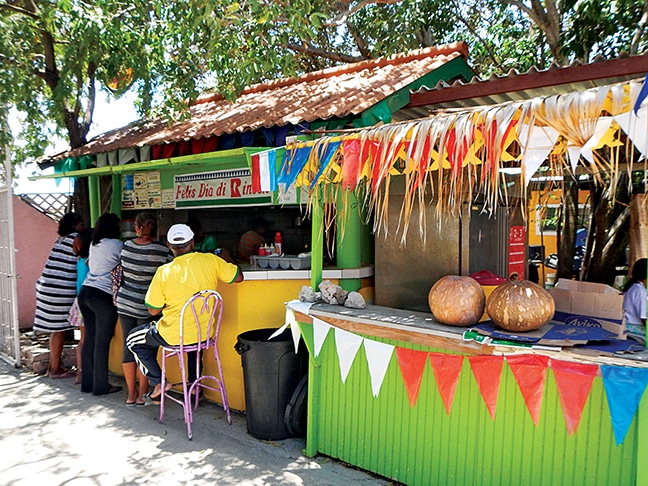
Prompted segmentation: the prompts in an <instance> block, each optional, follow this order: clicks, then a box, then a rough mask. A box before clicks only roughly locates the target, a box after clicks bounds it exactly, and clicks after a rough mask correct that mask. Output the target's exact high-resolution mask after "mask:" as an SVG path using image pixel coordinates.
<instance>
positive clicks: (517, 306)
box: [486, 280, 556, 332]
mask: <svg viewBox="0 0 648 486" xmlns="http://www.w3.org/2000/svg"><path fill="white" fill-rule="evenodd" d="M555 310H556V306H555V304H554V300H553V297H551V294H550V293H549V292H547V291H546V290H545V289H543V288H542V287H540V286H539V285H537V284H535V283H533V282H530V281H528V280H513V281H510V282H506V283H503V284H501V285H499V286H498V287H497V288H496V289H495V290H493V292H492V293H491V294H490V296H489V297H488V301H487V302H486V312H487V313H488V317H490V318H491V320H492V321H493V322H494V323H495V324H496V325H497V326H499V327H501V328H502V329H506V330H507V331H513V332H520V331H533V330H534V329H539V328H541V327H542V326H544V325H545V324H546V323H547V322H549V320H550V319H551V318H552V317H553V315H554V311H555Z"/></svg>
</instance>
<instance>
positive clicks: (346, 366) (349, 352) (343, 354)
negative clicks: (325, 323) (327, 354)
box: [335, 327, 364, 383]
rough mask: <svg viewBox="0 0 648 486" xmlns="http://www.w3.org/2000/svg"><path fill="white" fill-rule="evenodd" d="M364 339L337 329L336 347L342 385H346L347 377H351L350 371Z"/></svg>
mask: <svg viewBox="0 0 648 486" xmlns="http://www.w3.org/2000/svg"><path fill="white" fill-rule="evenodd" d="M363 339H364V338H363V337H362V336H358V335H357V334H353V333H352V332H348V331H345V330H344V329H339V328H337V327H336V328H335V346H336V348H337V354H338V360H339V361H340V374H341V376H342V383H345V382H346V379H347V376H349V370H350V369H351V365H352V364H353V360H354V359H355V357H356V354H358V350H359V349H360V346H361V345H362V340H363Z"/></svg>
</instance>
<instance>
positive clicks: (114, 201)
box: [110, 175, 122, 218]
mask: <svg viewBox="0 0 648 486" xmlns="http://www.w3.org/2000/svg"><path fill="white" fill-rule="evenodd" d="M121 195H122V176H121V175H113V176H112V198H111V200H110V212H111V213H115V214H116V215H117V216H119V217H120V218H121V213H122V201H121Z"/></svg>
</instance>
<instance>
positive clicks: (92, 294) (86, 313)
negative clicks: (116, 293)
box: [79, 285, 117, 395]
mask: <svg viewBox="0 0 648 486" xmlns="http://www.w3.org/2000/svg"><path fill="white" fill-rule="evenodd" d="M79 309H80V310H81V314H82V315H83V321H84V326H85V340H84V341H83V348H82V349H81V363H82V370H81V391H82V392H85V393H90V392H92V394H93V395H105V394H106V393H108V392H110V388H111V384H110V383H109V382H108V357H109V352H110V341H111V339H112V337H113V335H114V334H115V325H116V324H117V309H116V308H115V306H114V304H113V298H112V294H109V293H107V292H104V291H102V290H99V289H97V288H94V287H87V286H85V285H84V286H83V287H81V291H80V292H79Z"/></svg>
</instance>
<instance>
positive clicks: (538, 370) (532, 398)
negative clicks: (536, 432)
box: [506, 354, 549, 426]
mask: <svg viewBox="0 0 648 486" xmlns="http://www.w3.org/2000/svg"><path fill="white" fill-rule="evenodd" d="M506 362H507V363H508V365H509V367H510V368H511V371H512V372H513V376H515V381H517V384H518V387H520V391H521V392H522V396H523V397H524V403H526V406H527V409H528V410H529V413H530V414H531V418H532V419H533V423H534V424H535V425H536V426H537V425H538V419H539V418H540V409H541V408H542V397H543V395H544V384H545V378H546V376H547V364H548V363H549V358H548V357H547V356H540V355H533V354H522V355H519V356H507V357H506Z"/></svg>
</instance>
